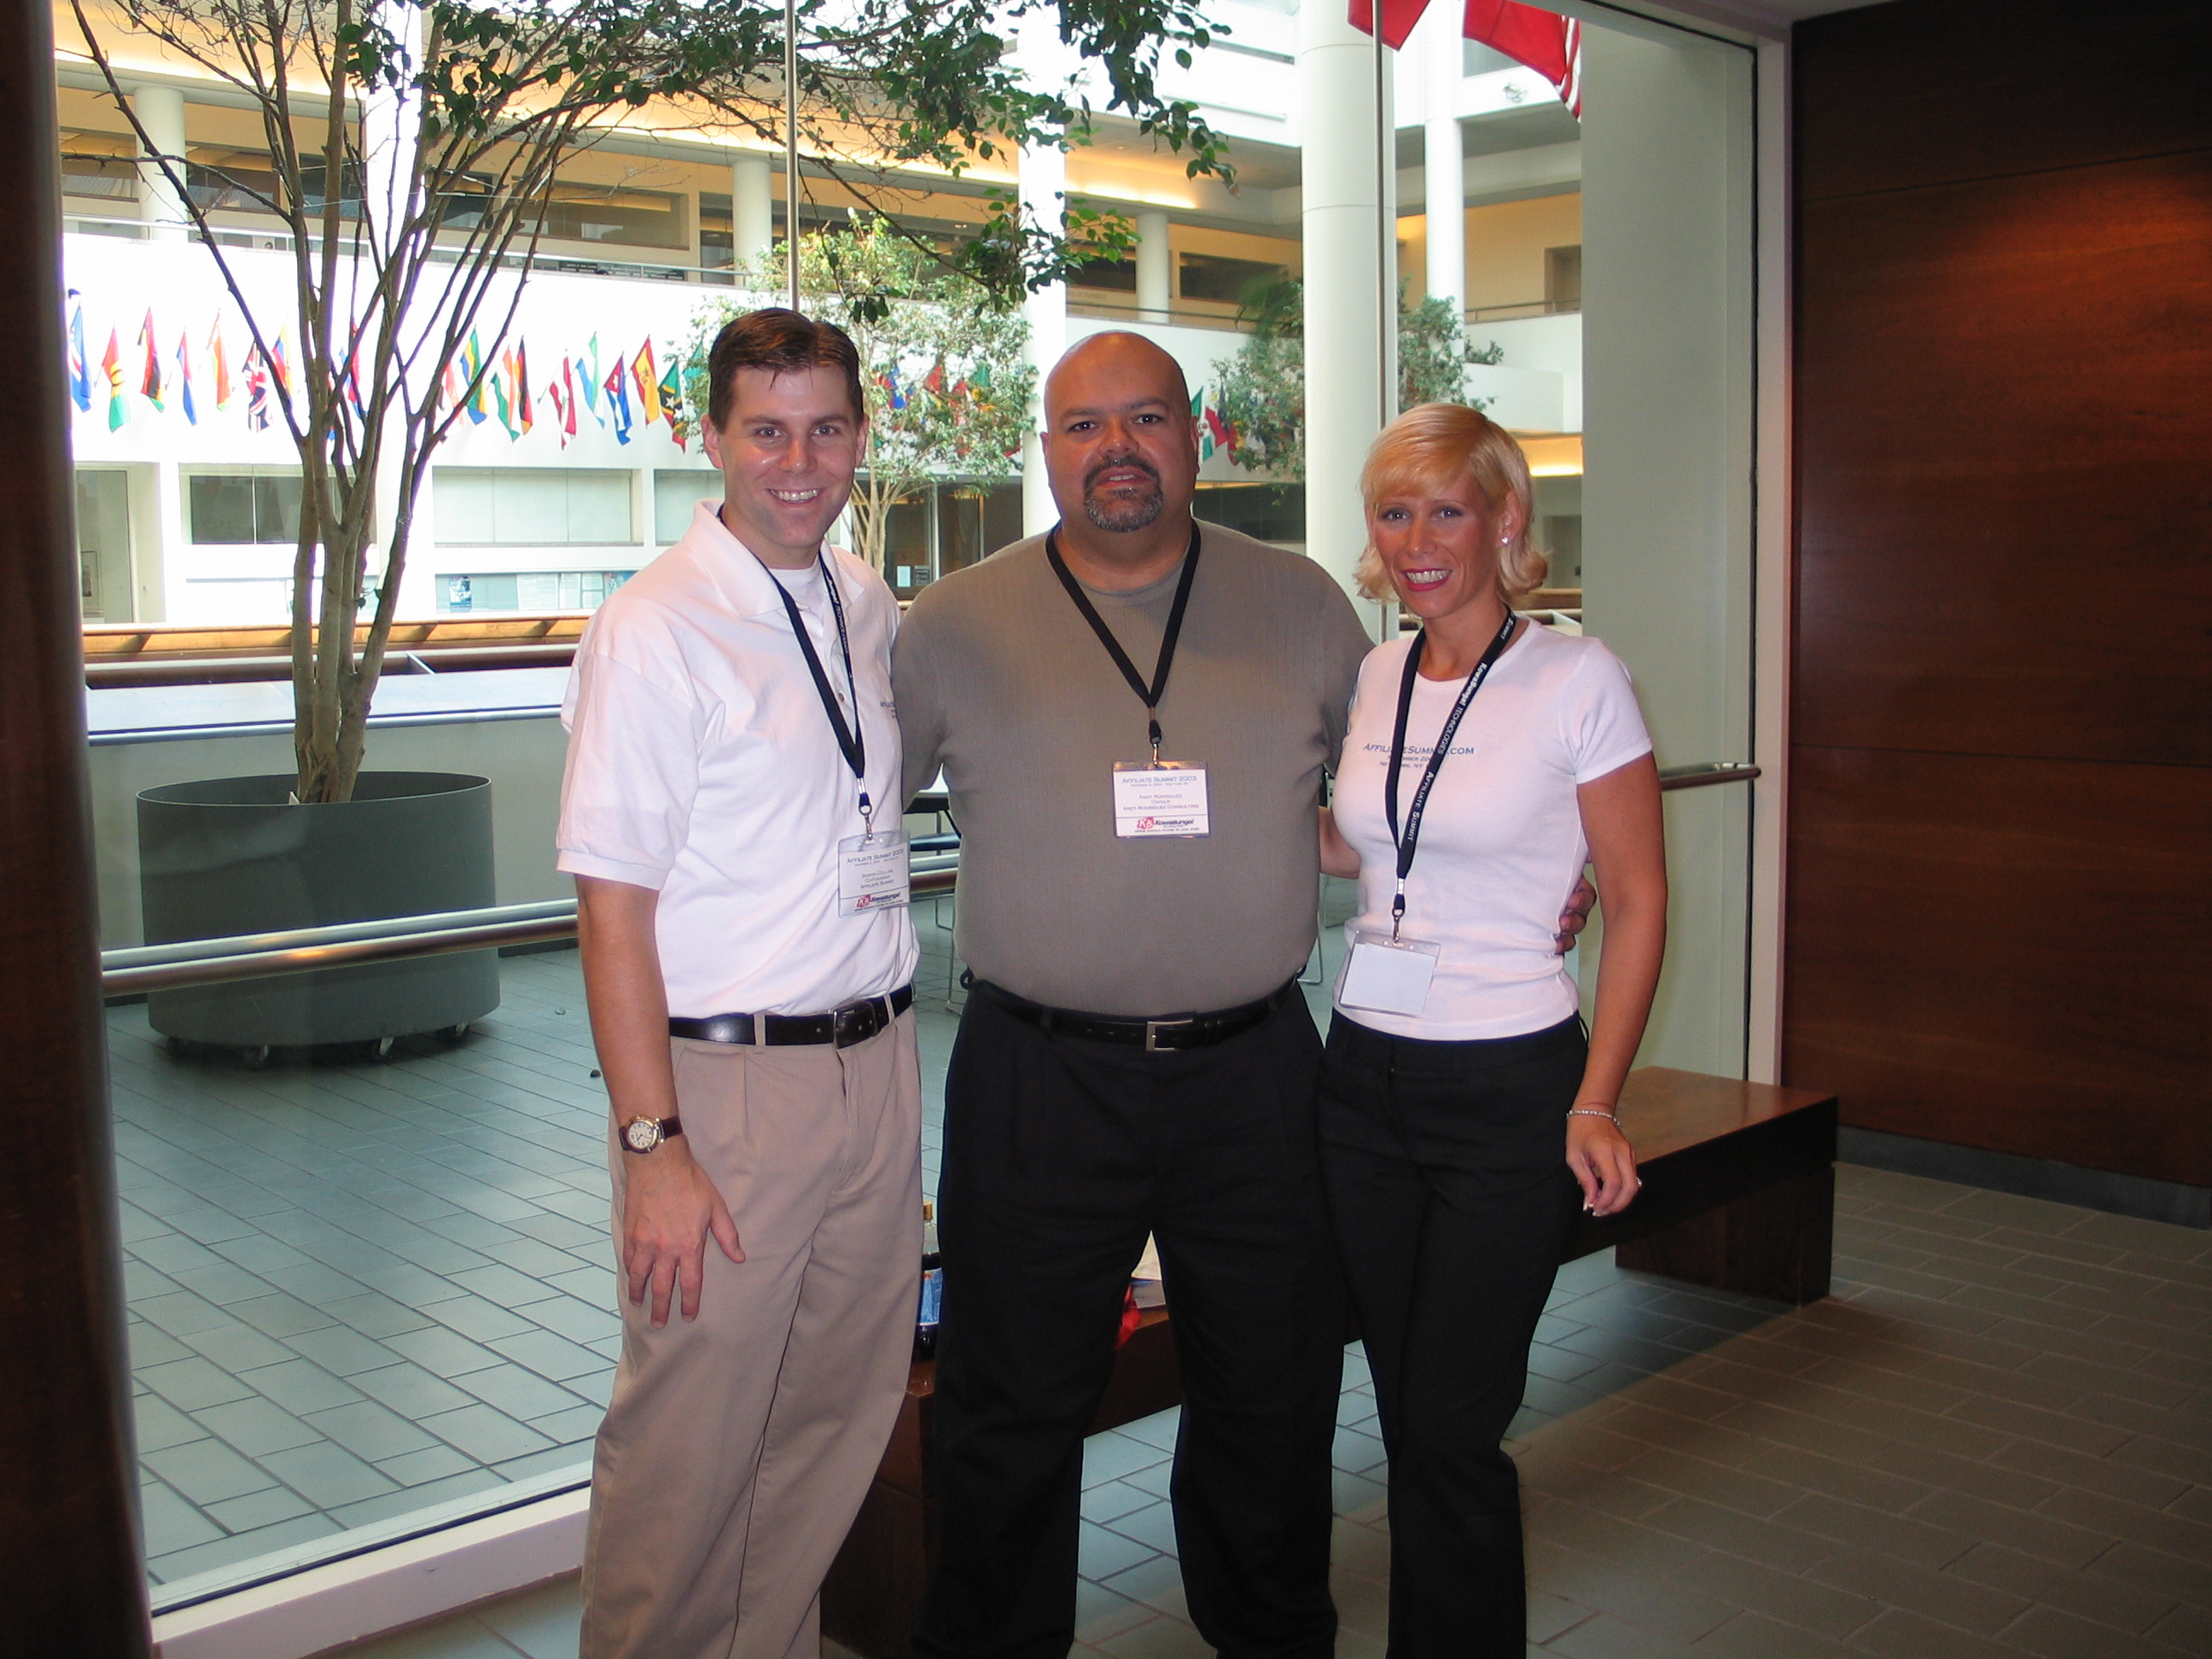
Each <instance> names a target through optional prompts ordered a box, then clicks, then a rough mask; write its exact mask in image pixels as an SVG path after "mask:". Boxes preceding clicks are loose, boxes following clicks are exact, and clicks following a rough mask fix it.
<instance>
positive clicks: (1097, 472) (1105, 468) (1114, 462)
mask: <svg viewBox="0 0 2212 1659" xmlns="http://www.w3.org/2000/svg"><path fill="white" fill-rule="evenodd" d="M1120 466H1133V467H1134V468H1136V469H1137V471H1139V472H1141V473H1143V474H1145V476H1146V477H1149V478H1150V479H1151V480H1152V482H1153V483H1155V484H1157V483H1159V482H1160V470H1159V468H1158V467H1156V466H1154V465H1152V463H1151V462H1150V461H1148V460H1146V459H1145V458H1144V457H1143V456H1141V455H1120V456H1115V457H1114V458H1113V459H1110V460H1103V461H1101V462H1099V463H1098V465H1096V466H1094V467H1092V468H1091V470H1090V471H1088V472H1086V473H1085V474H1084V475H1083V488H1084V491H1085V494H1088V493H1089V491H1090V489H1091V485H1093V484H1095V483H1097V482H1098V480H1099V478H1100V477H1101V476H1103V474H1105V473H1108V472H1110V471H1113V470H1114V469H1115V467H1120Z"/></svg>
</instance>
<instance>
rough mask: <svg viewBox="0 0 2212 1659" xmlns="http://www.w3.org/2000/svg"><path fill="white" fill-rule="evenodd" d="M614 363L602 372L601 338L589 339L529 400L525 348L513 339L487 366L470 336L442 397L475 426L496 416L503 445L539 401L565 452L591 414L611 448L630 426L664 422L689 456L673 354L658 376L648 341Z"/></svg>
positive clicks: (533, 417) (526, 426)
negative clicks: (608, 435) (607, 431)
mask: <svg viewBox="0 0 2212 1659" xmlns="http://www.w3.org/2000/svg"><path fill="white" fill-rule="evenodd" d="M613 363H614V367H613V368H609V369H607V370H605V373H602V372H601V368H600V358H599V336H598V335H596V334H594V335H593V336H592V337H591V341H590V343H588V344H587V345H586V346H585V348H584V349H582V350H581V351H572V352H569V353H567V354H566V355H564V356H562V359H561V367H560V368H558V369H556V370H554V371H552V372H551V373H550V374H549V375H548V377H547V379H546V382H545V385H544V388H543V390H541V391H540V392H537V393H535V394H533V393H532V391H531V389H530V343H529V342H528V341H526V340H517V341H516V342H515V343H513V345H512V346H509V347H508V348H507V349H505V350H504V351H502V352H501V353H500V356H499V361H498V362H496V363H493V364H491V365H489V367H487V366H486V364H485V362H484V353H483V343H482V342H481V341H480V340H479V339H478V338H477V334H476V332H475V331H474V330H471V331H470V333H469V341H468V343H467V344H466V345H465V346H464V347H463V348H462V349H461V353H460V356H459V357H457V358H455V359H454V360H453V362H449V363H447V365H446V373H445V376H444V379H443V381H442V383H441V393H442V395H443V397H444V399H445V404H446V407H447V408H448V409H455V408H458V409H459V410H461V411H462V413H464V414H465V415H466V416H468V418H469V420H470V422H471V423H472V424H474V425H477V426H481V425H483V422H485V421H487V420H489V419H490V418H491V417H492V416H494V415H495V414H496V415H497V416H498V417H499V423H500V424H501V426H502V427H504V428H507V438H508V441H513V440H515V439H518V438H520V437H521V436H522V435H523V434H525V433H526V432H528V431H530V430H531V429H532V427H533V426H534V425H535V424H536V422H537V414H536V407H537V405H538V404H539V403H540V402H544V403H545V404H549V405H550V407H551V410H552V415H553V420H552V425H553V428H554V430H555V431H556V432H558V433H559V434H560V437H561V447H562V448H563V449H565V448H567V447H568V441H569V440H570V439H571V438H574V436H575V435H576V433H577V430H578V422H579V421H580V419H581V418H582V416H590V417H591V418H592V420H593V421H595V422H598V423H599V425H600V426H601V427H603V428H612V429H613V432H614V435H615V441H616V442H617V443H625V444H626V443H628V442H629V439H630V432H631V430H632V428H634V427H635V426H637V425H640V424H643V425H645V426H647V427H650V426H651V425H652V424H653V422H655V421H665V422H668V435H669V436H670V437H671V439H673V440H674V441H675V444H676V447H678V449H686V450H688V449H689V448H690V424H689V422H686V421H685V420H684V375H683V369H682V365H681V364H679V363H678V361H677V360H676V358H675V357H674V356H670V357H669V358H668V359H667V360H666V362H665V366H664V367H662V368H660V369H659V371H658V372H656V371H655V369H654V367H653V342H652V340H651V339H650V338H647V340H646V342H645V343H643V344H642V345H641V346H639V347H638V349H636V350H635V352H629V353H623V352H617V353H616V354H615V355H614V358H613ZM633 393H635V397H633Z"/></svg>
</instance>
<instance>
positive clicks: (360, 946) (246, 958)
mask: <svg viewBox="0 0 2212 1659" xmlns="http://www.w3.org/2000/svg"><path fill="white" fill-rule="evenodd" d="M912 867H913V872H914V874H913V890H914V895H915V897H916V898H934V897H936V896H939V894H943V893H949V892H951V891H952V890H953V887H954V884H956V882H957V879H958V875H959V867H960V855H959V854H957V853H934V854H925V855H924V856H922V857H921V858H918V859H915V860H914V862H913V866H912ZM575 936H576V902H575V900H574V899H548V900H544V901H543V902H538V903H535V904H503V905H493V906H489V907H488V908H483V909H478V910H445V911H439V912H435V913H433V914H430V915H419V916H393V917H392V918H390V919H388V920H386V921H349V922H342V923H339V924H338V925H337V926H335V927H301V928H295V929H293V930H291V931H289V932H286V933H237V934H233V935H230V936H229V937H228V938H224V939H184V940H180V941H179V942H178V943H176V944H173V945H133V946H131V947H128V948H126V949H124V950H119V951H102V952H101V953H100V994H101V995H102V996H107V997H125V996H143V995H145V994H147V993H149V992H153V991H175V990H181V989H183V988H184V987H186V986H191V985H222V984H227V983H229V982H230V981H235V980H241V979H267V978H271V977H274V976H276V975H283V974H306V973H313V972H315V971H316V970H317V969H325V968H351V967H357V966H359V965H361V964H362V963H371V962H398V961H403V960H405V959H407V958H410V957H435V956H444V955H447V954H448V953H450V952H452V951H489V950H496V949H501V948H503V947H507V946H513V945H550V944H553V943H556V942H557V941H559V940H562V939H574V937H575Z"/></svg>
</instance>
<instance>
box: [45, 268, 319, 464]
mask: <svg viewBox="0 0 2212 1659" xmlns="http://www.w3.org/2000/svg"><path fill="white" fill-rule="evenodd" d="M206 352H207V355H206V357H205V359H204V362H206V364H207V368H208V373H209V377H210V380H211V381H212V383H213V384H212V386H210V390H211V391H212V392H213V393H214V395H215V404H214V406H215V407H216V409H218V410H227V409H228V408H229V407H230V406H231V404H232V403H233V402H234V400H235V398H237V395H238V392H239V391H240V386H241V385H242V386H243V387H244V390H245V392H246V424H247V425H248V426H250V427H252V428H254V429H255V430H256V431H259V430H262V429H264V428H266V427H267V426H268V425H269V419H270V390H271V389H272V387H273V388H274V390H275V392H276V394H277V395H278V396H279V397H283V398H287V399H289V398H290V397H291V395H292V370H291V365H290V362H289V359H288V357H287V355H286V352H285V349H284V336H283V335H282V334H279V335H278V336H277V337H276V340H275V342H274V343H271V345H270V348H269V350H268V351H267V352H266V353H265V354H264V352H263V351H262V349H261V348H260V347H259V346H258V345H256V346H250V347H248V348H247V349H246V361H245V362H244V363H243V364H242V365H241V372H240V378H239V380H233V379H232V378H231V373H230V353H229V350H228V347H227V345H226V344H225V342H224V339H223V333H222V323H221V322H220V321H217V322H216V325H214V326H213V327H212V328H210V330H209V331H208V337H207V341H206ZM98 365H99V368H100V376H101V380H102V382H103V383H104V385H105V386H106V392H107V429H108V430H109V431H111V432H112V431H114V430H115V429H116V428H118V427H119V426H121V425H122V424H123V423H124V422H125V421H127V420H129V419H130V418H131V407H130V404H128V403H127V402H126V401H125V397H124V387H125V384H126V383H127V382H128V381H129V380H130V379H131V368H132V366H134V365H135V367H136V372H137V382H138V384H137V388H136V390H137V393H138V395H139V396H140V397H141V398H144V399H145V400H146V401H147V402H148V403H149V404H153V406H154V407H155V409H157V410H163V411H167V409H168V406H169V404H168V400H169V399H170V398H172V397H174V398H176V400H177V406H178V408H179V410H182V411H183V414H184V416H185V420H187V421H189V422H191V423H192V424H193V425H194V426H197V425H198V424H199V419H200V409H199V399H198V398H197V396H196V395H195V389H194V386H193V383H192V356H191V336H190V334H189V333H186V332H184V331H179V333H178V335H177V344H176V349H174V350H173V351H170V352H167V353H164V352H163V351H162V349H161V339H160V337H159V336H158V335H157V334H156V333H155V327H154V313H153V311H152V310H151V308H150V307H149V309H148V311H147V313H146V320H145V322H144V323H143V324H142V325H140V326H139V329H138V335H137V339H136V341H135V342H134V343H133V344H132V346H131V352H130V355H129V357H128V359H126V358H125V353H124V349H123V338H122V333H121V331H119V330H118V329H110V330H108V331H107V349H106V350H105V351H103V352H101V353H100V357H99V359H98ZM93 368H94V358H93V356H92V353H91V350H90V349H89V346H88V343H87V341H86V339H85V334H84V307H83V305H82V302H81V301H80V300H79V298H78V295H77V292H76V289H70V324H69V388H70V401H71V402H72V403H74V404H76V406H77V408H78V409H79V410H82V411H84V412H86V413H89V412H90V411H91V409H92V400H93V395H94V384H93V378H92V371H93Z"/></svg>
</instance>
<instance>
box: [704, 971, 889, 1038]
mask: <svg viewBox="0 0 2212 1659" xmlns="http://www.w3.org/2000/svg"><path fill="white" fill-rule="evenodd" d="M913 1006H914V987H913V986H911V985H902V986H900V987H899V988H898V989H897V990H896V991H894V992H892V993H891V994H890V995H889V996H887V997H870V998H868V999H867V1000H866V1001H862V1002H848V1003H847V1004H846V1005H845V1006H843V1007H842V1008H840V1009H838V1010H837V1011H836V1012H835V1013H828V1014H709V1015H708V1017H707V1018H704V1019H677V1018H672V1017H671V1018H670V1020H669V1022H668V1035H669V1036H679V1037H690V1039H691V1040H692V1041H693V1042H738V1043H746V1044H754V1045H761V1046H765V1047H768V1048H787V1047H792V1046H796V1045H803V1044H807V1043H823V1042H829V1043H834V1044H836V1046H837V1047H838V1048H851V1047H852V1046H853V1045H854V1043H856V1042H866V1041H867V1040H868V1039H869V1038H870V1037H872V1036H875V1034H876V1033H877V1032H878V1031H880V1030H883V1029H884V1026H886V1025H888V1024H890V1023H891V1022H892V1021H893V1020H895V1019H896V1018H898V1017H899V1016H900V1015H901V1014H902V1013H904V1012H906V1011H907V1010H908V1009H909V1008H911V1007H913Z"/></svg>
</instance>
